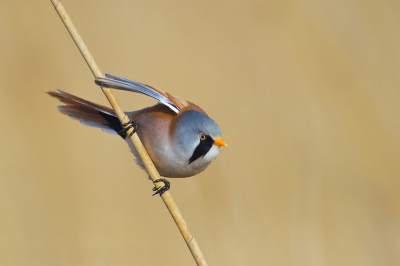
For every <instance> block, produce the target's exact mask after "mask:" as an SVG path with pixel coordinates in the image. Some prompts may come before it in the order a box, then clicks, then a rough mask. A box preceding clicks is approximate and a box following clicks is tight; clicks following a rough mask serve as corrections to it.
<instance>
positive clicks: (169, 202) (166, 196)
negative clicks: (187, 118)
mask: <svg viewBox="0 0 400 266" xmlns="http://www.w3.org/2000/svg"><path fill="white" fill-rule="evenodd" d="M50 1H51V2H52V3H53V5H54V7H55V9H56V11H57V13H58V15H59V16H60V18H61V20H62V21H63V23H64V25H65V27H66V28H67V30H68V32H69V34H70V35H71V37H72V39H73V40H74V42H75V44H76V46H77V47H78V49H79V51H80V52H81V54H82V55H83V58H84V59H85V61H86V63H87V64H88V66H89V68H90V70H91V71H92V73H93V75H94V76H95V78H98V77H103V74H102V72H101V71H100V68H99V67H98V66H97V64H96V62H95V61H94V59H93V57H92V55H91V54H90V52H89V49H88V48H87V47H86V45H85V43H84V42H83V40H82V38H81V36H80V35H79V33H78V30H77V29H76V28H75V26H74V24H73V23H72V20H71V19H70V17H69V16H68V14H67V12H66V11H65V8H64V7H63V5H62V4H61V2H60V1H59V0H50ZM102 90H103V92H104V94H105V95H106V97H107V99H108V101H109V102H110V104H111V106H112V108H113V109H114V111H115V113H116V114H117V116H118V118H119V120H120V122H121V124H123V123H127V122H129V119H128V117H127V116H126V115H125V112H124V111H123V110H122V108H121V106H120V105H119V103H118V101H117V99H116V98H115V96H114V94H113V92H112V90H111V89H107V88H102ZM132 130H133V129H129V130H128V131H127V135H129V133H131V132H132ZM130 140H131V141H132V144H133V146H134V147H135V149H136V150H137V151H138V153H139V156H140V159H141V160H142V161H143V163H144V165H145V167H146V170H147V172H148V173H149V175H150V178H151V180H153V181H155V180H157V179H159V178H160V175H159V173H158V172H157V169H156V168H155V167H154V164H153V162H152V161H151V159H150V157H149V155H148V153H147V151H146V149H145V148H144V146H143V144H142V142H141V141H140V139H139V137H138V135H137V134H133V135H132V136H131V137H130ZM161 184H162V182H159V183H156V184H155V186H159V185H161ZM161 198H162V199H163V201H164V203H165V206H167V208H168V210H169V212H170V213H171V216H172V218H173V219H174V221H175V223H176V225H177V226H178V228H179V230H180V231H181V234H182V236H183V238H184V239H185V242H186V244H187V245H188V247H189V250H190V252H191V253H192V255H193V258H194V259H195V261H196V263H197V265H202V266H203V265H204V266H205V265H207V262H206V260H205V258H204V256H203V254H202V252H201V250H200V247H199V245H198V244H197V241H196V240H195V239H194V237H193V235H192V234H191V233H190V231H189V228H188V226H187V224H186V222H185V220H184V219H183V217H182V214H181V213H180V211H179V209H178V206H176V204H175V201H174V200H173V198H172V196H171V194H170V193H169V191H166V192H165V193H163V194H162V195H161Z"/></svg>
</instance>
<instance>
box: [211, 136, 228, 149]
mask: <svg viewBox="0 0 400 266" xmlns="http://www.w3.org/2000/svg"><path fill="white" fill-rule="evenodd" d="M214 145H217V146H220V147H221V146H224V147H226V146H228V145H227V144H226V143H225V141H223V140H222V139H221V138H217V139H216V140H215V141H214Z"/></svg>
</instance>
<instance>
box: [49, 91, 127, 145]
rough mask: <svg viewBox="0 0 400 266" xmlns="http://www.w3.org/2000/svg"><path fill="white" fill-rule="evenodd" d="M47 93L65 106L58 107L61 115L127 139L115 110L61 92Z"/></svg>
mask: <svg viewBox="0 0 400 266" xmlns="http://www.w3.org/2000/svg"><path fill="white" fill-rule="evenodd" d="M47 93H48V94H49V95H50V96H52V97H54V98H57V99H58V100H60V101H61V102H62V103H64V104H65V105H60V106H58V110H59V111H60V112H61V113H63V114H66V115H68V116H69V117H71V118H73V119H77V120H79V121H80V122H81V123H82V124H84V125H87V126H91V127H98V128H101V129H102V130H103V131H105V132H107V133H112V134H119V135H120V136H121V137H122V138H125V137H126V134H125V132H121V130H122V126H121V124H120V121H119V119H118V117H117V116H116V114H115V112H114V110H113V109H111V108H108V107H105V106H102V105H99V104H96V103H92V102H89V101H86V100H84V99H82V98H79V97H76V96H74V95H72V94H69V93H66V92H64V91H61V90H58V92H53V91H49V92H47Z"/></svg>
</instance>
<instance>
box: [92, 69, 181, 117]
mask: <svg viewBox="0 0 400 266" xmlns="http://www.w3.org/2000/svg"><path fill="white" fill-rule="evenodd" d="M94 82H95V83H96V84H97V85H99V86H101V87H105V88H114V89H118V90H126V91H133V92H138V93H142V94H144V95H147V96H150V97H152V98H154V99H156V100H158V101H159V102H160V103H162V104H164V105H166V106H168V107H169V108H170V109H171V110H172V111H174V112H175V113H179V111H180V110H181V109H182V108H184V107H185V105H186V104H187V103H186V102H185V101H182V100H181V99H179V98H176V97H174V96H172V95H170V94H168V93H166V92H165V91H162V90H160V89H157V88H154V87H151V86H149V85H145V84H142V83H139V82H135V81H131V80H129V79H124V78H120V77H117V76H114V75H111V74H107V73H106V74H105V77H101V78H96V79H95V81H94Z"/></svg>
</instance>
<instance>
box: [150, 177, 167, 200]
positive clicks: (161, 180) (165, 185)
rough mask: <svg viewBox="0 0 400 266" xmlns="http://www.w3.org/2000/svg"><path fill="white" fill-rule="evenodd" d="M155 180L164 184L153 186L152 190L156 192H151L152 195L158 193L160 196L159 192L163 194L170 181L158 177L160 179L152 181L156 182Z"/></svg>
mask: <svg viewBox="0 0 400 266" xmlns="http://www.w3.org/2000/svg"><path fill="white" fill-rule="evenodd" d="M157 182H163V183H164V186H162V187H153V191H155V192H156V193H154V194H153V196H154V195H156V194H160V196H161V194H163V193H164V192H165V191H168V190H169V189H170V188H171V183H170V182H169V181H168V180H167V179H165V178H160V179H157V180H154V181H153V183H157Z"/></svg>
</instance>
